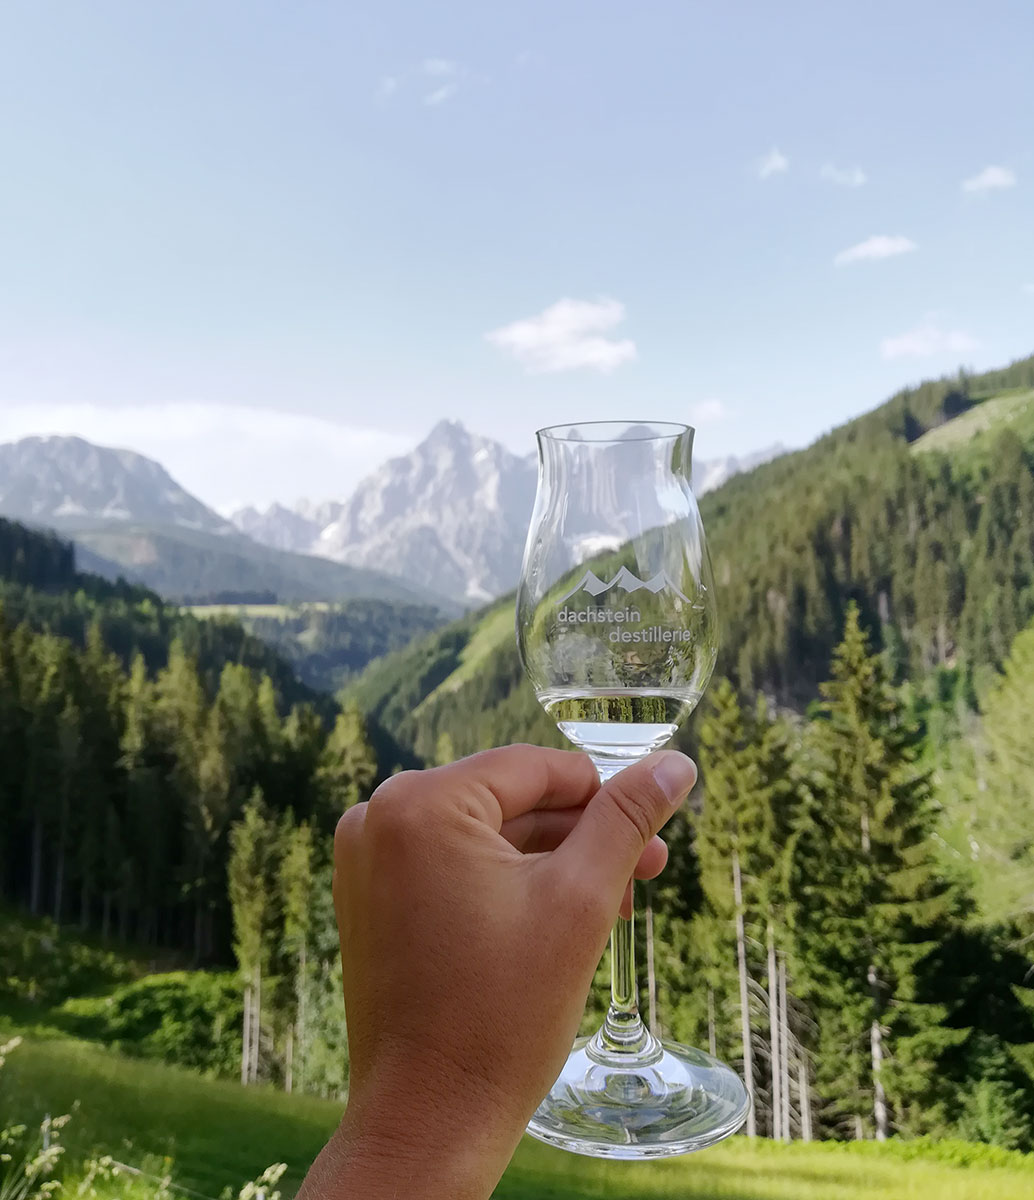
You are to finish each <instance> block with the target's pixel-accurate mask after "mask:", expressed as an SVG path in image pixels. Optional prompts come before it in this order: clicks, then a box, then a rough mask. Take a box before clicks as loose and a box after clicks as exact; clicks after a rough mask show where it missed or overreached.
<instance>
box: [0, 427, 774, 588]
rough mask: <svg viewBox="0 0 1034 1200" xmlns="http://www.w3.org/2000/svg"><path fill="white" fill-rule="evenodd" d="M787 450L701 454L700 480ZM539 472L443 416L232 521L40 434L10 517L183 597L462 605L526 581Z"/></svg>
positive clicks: (160, 471)
mask: <svg viewBox="0 0 1034 1200" xmlns="http://www.w3.org/2000/svg"><path fill="white" fill-rule="evenodd" d="M780 452H781V448H780V447H773V448H771V449H769V450H765V451H762V452H760V453H758V454H755V455H752V456H750V457H747V458H743V459H738V458H731V457H730V458H725V459H721V460H716V461H711V462H704V463H701V464H698V466H697V468H696V470H695V480H696V483H697V488H698V491H700V492H705V491H709V490H712V489H713V488H715V487H717V486H719V485H720V484H721V483H723V482H724V481H725V480H726V479H728V478H729V477H730V476H731V475H733V474H736V473H737V472H739V471H743V470H749V469H750V468H751V467H753V466H755V465H757V464H758V463H760V462H763V461H766V460H768V459H770V458H773V457H775V456H776V455H778V454H779V453H780ZM536 473H537V469H536V462H535V457H534V455H529V456H526V457H524V456H520V455H516V454H514V453H512V452H511V451H510V450H508V449H507V448H506V447H505V446H503V445H501V444H500V443H499V442H496V441H493V440H492V439H490V438H487V437H482V436H479V435H478V434H475V433H471V432H470V431H469V430H467V429H466V428H464V426H462V425H461V424H459V423H458V422H455V421H441V422H439V423H438V424H437V425H436V426H435V427H434V428H433V429H432V430H431V433H430V434H429V435H428V437H427V438H426V439H425V440H424V441H422V442H421V443H420V444H419V445H418V446H417V447H416V448H415V449H414V450H413V451H411V452H410V453H409V454H406V455H403V456H401V457H398V458H393V459H390V460H389V461H388V462H386V463H384V464H383V465H382V466H380V467H378V468H377V469H376V470H375V471H373V473H372V474H370V475H369V476H367V477H366V478H365V479H364V480H362V481H361V482H360V484H359V485H358V487H356V489H355V491H354V492H353V493H352V495H351V496H350V497H348V498H347V499H344V500H330V501H326V502H323V503H312V502H308V501H302V502H299V503H298V504H296V505H295V506H294V507H287V506H286V505H284V504H274V505H272V506H271V507H269V508H267V509H266V510H265V511H262V512H260V511H258V510H257V509H255V508H245V509H243V510H241V511H239V512H237V513H234V514H233V516H232V518H231V519H230V520H227V519H226V518H224V517H222V516H220V515H219V514H218V513H217V512H215V511H213V510H212V509H211V508H209V507H208V506H207V505H205V504H204V503H203V502H202V501H201V500H199V499H198V498H197V497H195V496H192V495H191V494H190V493H189V492H187V491H186V490H185V489H184V488H182V487H181V486H180V485H179V484H178V483H177V482H176V481H175V480H174V479H173V478H172V477H171V476H170V475H169V474H168V472H167V471H166V470H165V468H164V467H162V466H161V464H160V463H157V462H155V461H153V460H152V459H149V458H146V457H144V456H143V455H141V454H137V453H135V452H133V451H130V450H119V449H111V448H108V447H103V446H96V445H93V444H92V443H90V442H88V441H85V440H84V439H82V438H79V437H29V438H25V439H23V440H21V441H19V442H13V443H9V444H7V445H0V514H2V515H4V516H8V517H13V518H17V519H19V520H22V521H25V522H27V523H30V524H33V525H37V526H47V527H51V528H55V529H57V530H59V531H60V532H62V533H64V534H66V535H68V536H70V537H71V538H72V539H73V540H74V541H75V543H76V545H77V547H78V550H79V556H80V562H81V564H82V566H84V567H85V568H87V569H89V570H92V571H95V572H98V573H100V574H104V575H107V576H109V577H116V576H118V575H125V576H126V577H127V578H129V579H132V580H134V581H136V582H140V583H143V584H145V585H147V586H149V587H152V588H154V589H155V590H156V591H158V592H160V593H161V594H162V595H164V596H166V597H168V598H170V599H175V600H185V599H201V598H217V599H227V600H230V601H233V600H247V599H260V598H261V599H267V600H268V599H274V598H275V599H277V600H279V601H306V600H337V599H342V598H346V597H355V596H368V597H373V598H383V599H390V600H399V601H405V602H410V603H412V602H420V603H430V604H437V605H438V606H439V607H440V608H442V609H443V611H448V610H450V609H451V610H455V608H456V607H457V606H460V607H471V606H478V605H480V604H483V603H485V602H486V601H488V600H491V599H493V598H494V597H496V596H498V595H501V594H502V593H504V592H506V591H508V590H509V589H510V588H512V587H513V586H514V584H515V582H516V579H517V575H518V572H519V569H520V560H521V554H522V551H523V547H524V539H525V533H526V530H527V523H528V517H529V514H530V512H531V507H532V504H533V501H534V496H535V486H536V477H537V475H536Z"/></svg>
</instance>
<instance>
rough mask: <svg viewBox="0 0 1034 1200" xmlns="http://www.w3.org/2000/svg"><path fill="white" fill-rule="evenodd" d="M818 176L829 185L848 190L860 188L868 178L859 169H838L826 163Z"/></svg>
mask: <svg viewBox="0 0 1034 1200" xmlns="http://www.w3.org/2000/svg"><path fill="white" fill-rule="evenodd" d="M819 176H820V177H821V178H822V179H825V180H827V181H828V182H829V183H835V184H837V185H838V186H839V187H849V188H857V187H861V186H862V184H863V183H865V181H866V180H867V178H868V176H867V175H866V174H865V172H864V171H863V170H862V168H861V167H838V166H836V165H835V164H833V163H826V164H825V165H824V166H823V168H822V170H821V171H819Z"/></svg>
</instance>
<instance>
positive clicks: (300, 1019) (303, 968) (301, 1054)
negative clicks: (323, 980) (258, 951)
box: [295, 942, 308, 1091]
mask: <svg viewBox="0 0 1034 1200" xmlns="http://www.w3.org/2000/svg"><path fill="white" fill-rule="evenodd" d="M307 964H308V952H307V950H306V947H305V943H304V942H303V943H302V948H301V950H299V951H298V984H297V988H296V990H297V992H298V1014H297V1017H296V1018H295V1024H296V1025H297V1028H298V1090H299V1091H304V1090H305V1022H306V998H307V997H306V992H307V987H306V984H307V979H306V975H307V970H308V968H307Z"/></svg>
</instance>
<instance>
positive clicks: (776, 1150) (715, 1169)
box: [0, 1039, 1034, 1200]
mask: <svg viewBox="0 0 1034 1200" xmlns="http://www.w3.org/2000/svg"><path fill="white" fill-rule="evenodd" d="M76 1100H81V1104H80V1106H79V1108H78V1110H77V1111H76V1113H75V1116H74V1118H73V1122H72V1124H71V1125H70V1126H69V1127H68V1129H67V1130H66V1137H65V1141H66V1143H67V1144H68V1145H69V1147H70V1149H71V1151H72V1158H73V1159H74V1158H75V1157H76V1156H79V1155H82V1154H86V1153H88V1152H90V1151H93V1150H107V1151H110V1152H112V1153H114V1154H115V1155H116V1157H118V1158H120V1159H122V1160H123V1161H125V1162H129V1163H133V1162H138V1161H141V1160H143V1159H145V1158H146V1157H148V1156H155V1155H159V1156H161V1155H165V1154H171V1155H173V1156H174V1158H175V1163H176V1165H175V1168H174V1172H175V1179H176V1181H177V1182H178V1183H180V1184H183V1185H185V1186H187V1187H191V1188H194V1189H196V1190H197V1191H200V1192H202V1193H203V1194H204V1195H206V1196H210V1197H216V1196H218V1195H219V1193H220V1191H221V1189H222V1188H223V1187H224V1186H225V1185H227V1184H234V1185H236V1186H239V1185H240V1183H242V1182H243V1181H244V1180H245V1179H248V1178H252V1177H253V1176H255V1175H257V1174H258V1173H259V1171H261V1170H262V1169H263V1168H264V1167H265V1166H267V1165H268V1164H269V1163H270V1162H274V1161H285V1162H287V1163H288V1164H289V1167H290V1173H289V1176H288V1183H289V1185H290V1187H291V1188H293V1186H295V1185H297V1183H298V1181H299V1179H300V1178H301V1176H302V1174H303V1173H304V1171H305V1168H306V1166H307V1164H308V1163H309V1161H310V1160H311V1159H312V1157H313V1156H314V1155H315V1154H316V1152H317V1151H318V1150H319V1148H320V1146H321V1145H322V1143H323V1141H324V1139H325V1138H326V1136H327V1135H328V1133H329V1132H330V1130H331V1129H332V1128H333V1127H334V1124H335V1122H336V1120H337V1117H338V1115H339V1109H340V1106H339V1105H337V1104H333V1103H328V1102H326V1101H320V1100H314V1099H311V1098H307V1097H297V1096H284V1095H282V1094H280V1093H275V1092H271V1091H266V1090H264V1089H258V1088H253V1089H242V1088H240V1087H238V1086H237V1085H236V1084H232V1083H224V1082H210V1081H207V1080H203V1079H200V1078H198V1077H197V1076H194V1075H191V1074H189V1073H187V1072H184V1071H179V1070H177V1069H175V1068H170V1067H164V1066H159V1065H155V1064H152V1063H141V1062H135V1061H130V1060H126V1059H122V1058H120V1057H119V1056H118V1055H115V1054H112V1053H110V1052H107V1051H104V1050H102V1049H99V1048H96V1047H92V1046H87V1045H85V1044H83V1043H79V1042H73V1041H69V1040H64V1039H60V1040H45V1041H35V1040H33V1041H28V1042H26V1043H25V1044H24V1045H23V1046H22V1047H21V1048H20V1049H18V1050H17V1051H15V1053H14V1054H13V1055H12V1056H11V1058H10V1060H9V1063H8V1066H7V1068H6V1069H5V1071H4V1074H3V1075H2V1076H0V1119H2V1116H3V1115H4V1114H5V1113H7V1112H8V1111H9V1110H10V1109H11V1108H12V1106H13V1104H14V1102H15V1101H16V1102H17V1112H18V1115H19V1116H20V1118H21V1119H26V1118H31V1117H34V1116H37V1115H40V1114H42V1113H43V1112H51V1113H58V1112H65V1111H68V1110H70V1109H71V1108H72V1106H73V1104H74V1102H75V1101H76ZM471 1136H472V1138H476V1137H477V1130H476V1129H472V1130H471ZM127 1143H128V1144H127ZM865 1149H866V1150H868V1151H871V1153H865V1154H857V1153H852V1152H851V1151H850V1150H847V1149H844V1148H842V1147H837V1146H829V1145H826V1146H791V1147H784V1146H778V1145H772V1144H770V1143H765V1142H759V1143H757V1144H756V1145H753V1146H752V1145H750V1144H749V1143H747V1142H746V1141H745V1139H739V1138H738V1139H735V1140H734V1141H732V1142H729V1143H726V1144H725V1145H724V1146H720V1147H717V1148H715V1149H713V1150H710V1151H707V1152H705V1153H703V1154H699V1155H694V1156H692V1157H691V1158H687V1159H680V1160H675V1161H671V1162H666V1163H653V1164H649V1165H642V1166H641V1165H630V1164H618V1163H602V1162H595V1161H592V1160H589V1159H582V1158H575V1157H573V1156H570V1155H566V1154H563V1153H561V1152H560V1151H556V1150H551V1149H548V1148H546V1147H544V1146H540V1145H537V1144H536V1143H533V1142H531V1141H529V1140H527V1139H526V1140H525V1141H524V1142H523V1143H522V1145H521V1147H520V1149H519V1150H518V1152H517V1155H516V1157H515V1159H514V1161H513V1163H512V1164H511V1166H510V1169H509V1170H508V1171H507V1173H506V1175H505V1177H504V1179H503V1181H502V1183H501V1184H500V1185H499V1188H498V1189H497V1191H496V1197H497V1198H498V1200H549V1198H551V1197H567V1198H569V1200H597V1198H603V1197H622V1198H623V1200H660V1198H662V1197H664V1198H671V1200H674V1198H675V1197H680V1198H685V1200H705V1198H713V1200H717V1198H722V1200H876V1198H877V1197H880V1198H882V1200H919V1198H923V1200H927V1198H933V1197H936V1198H937V1200H1021V1197H1022V1198H1025V1200H1029V1197H1030V1196H1031V1195H1032V1194H1034V1173H1032V1171H1031V1170H1030V1169H1029V1168H1027V1169H1020V1168H1018V1167H993V1168H988V1167H967V1168H960V1167H951V1166H946V1165H942V1164H941V1163H937V1162H928V1161H912V1162H903V1161H902V1160H901V1157H900V1156H899V1155H898V1154H897V1153H895V1150H894V1148H893V1147H890V1148H888V1149H879V1148H877V1147H875V1146H870V1147H866V1148H865Z"/></svg>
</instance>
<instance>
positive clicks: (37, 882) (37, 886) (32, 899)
mask: <svg viewBox="0 0 1034 1200" xmlns="http://www.w3.org/2000/svg"><path fill="white" fill-rule="evenodd" d="M42 893H43V817H42V816H41V814H40V813H39V812H37V813H36V815H35V817H34V818H33V821H32V866H31V875H30V878H29V912H30V913H32V915H33V916H34V917H38V916H39V911H40V903H41V901H42Z"/></svg>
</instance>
